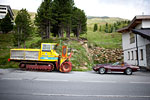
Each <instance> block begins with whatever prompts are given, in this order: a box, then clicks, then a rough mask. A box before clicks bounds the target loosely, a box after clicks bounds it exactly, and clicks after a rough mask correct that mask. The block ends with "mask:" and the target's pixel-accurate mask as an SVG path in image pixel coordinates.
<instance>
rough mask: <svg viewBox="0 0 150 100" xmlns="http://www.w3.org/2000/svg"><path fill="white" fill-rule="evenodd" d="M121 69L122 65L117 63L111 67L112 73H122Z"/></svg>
mask: <svg viewBox="0 0 150 100" xmlns="http://www.w3.org/2000/svg"><path fill="white" fill-rule="evenodd" d="M121 67H122V66H121V64H120V63H117V64H116V65H112V66H111V71H121V70H122V68H121Z"/></svg>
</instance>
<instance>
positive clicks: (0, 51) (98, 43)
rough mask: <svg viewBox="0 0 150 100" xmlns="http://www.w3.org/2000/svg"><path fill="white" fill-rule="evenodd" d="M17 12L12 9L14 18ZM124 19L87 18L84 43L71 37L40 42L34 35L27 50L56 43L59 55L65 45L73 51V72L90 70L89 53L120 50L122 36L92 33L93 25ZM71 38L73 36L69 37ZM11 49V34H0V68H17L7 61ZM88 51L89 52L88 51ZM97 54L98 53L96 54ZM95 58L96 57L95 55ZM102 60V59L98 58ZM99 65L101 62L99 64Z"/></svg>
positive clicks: (32, 17)
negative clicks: (97, 50) (44, 44)
mask: <svg viewBox="0 0 150 100" xmlns="http://www.w3.org/2000/svg"><path fill="white" fill-rule="evenodd" d="M18 11H19V10H15V9H13V12H14V17H16V15H17V12H18ZM29 14H30V15H31V19H32V21H33V20H34V17H35V14H36V13H34V12H29ZM122 20H124V19H121V18H117V17H116V18H114V17H113V18H112V17H107V16H104V17H93V16H92V17H91V16H90V17H88V19H87V34H84V35H82V36H81V37H83V38H87V41H86V42H84V41H82V39H81V40H80V41H77V40H76V39H75V38H73V37H71V40H68V39H66V38H62V39H59V38H51V39H48V40H41V38H40V37H38V36H37V35H36V34H34V35H33V36H31V37H30V39H29V40H28V41H27V42H26V47H27V48H40V43H44V42H57V43H59V44H60V47H59V48H58V52H59V54H61V46H62V45H67V46H68V47H69V48H72V50H73V51H74V55H73V56H72V59H71V62H72V63H73V70H90V69H91V67H92V65H93V64H94V63H93V62H94V60H93V58H92V57H94V56H95V55H94V56H93V55H92V56H91V54H90V51H92V52H93V50H95V47H98V48H107V49H110V50H114V49H116V48H119V49H120V48H122V47H121V44H122V39H121V36H122V34H120V33H117V32H114V33H104V32H99V31H96V32H93V27H94V24H95V23H97V24H98V25H102V24H105V23H114V22H116V21H122ZM71 36H73V35H71ZM11 48H16V47H14V46H13V35H12V34H0V55H1V56H0V68H14V67H18V64H17V63H13V62H11V63H9V62H8V61H7V59H8V58H9V55H10V53H9V51H10V49H11ZM88 49H89V50H90V51H88ZM97 53H98V52H97ZM96 56H97V55H96ZM104 58H105V57H104ZM99 59H103V58H101V57H100V58H99ZM99 63H101V62H99Z"/></svg>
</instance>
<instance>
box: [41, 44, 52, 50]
mask: <svg viewBox="0 0 150 100" xmlns="http://www.w3.org/2000/svg"><path fill="white" fill-rule="evenodd" d="M50 50H51V45H50V44H43V46H42V51H50Z"/></svg>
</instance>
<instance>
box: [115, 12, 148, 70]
mask: <svg viewBox="0 0 150 100" xmlns="http://www.w3.org/2000/svg"><path fill="white" fill-rule="evenodd" d="M118 32H121V33H122V46H123V52H124V62H127V63H129V64H132V65H138V66H141V67H146V68H148V69H150V15H141V16H135V17H134V19H133V20H132V21H131V23H130V24H129V25H128V26H127V27H125V28H122V29H119V30H118Z"/></svg>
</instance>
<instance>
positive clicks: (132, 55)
mask: <svg viewBox="0 0 150 100" xmlns="http://www.w3.org/2000/svg"><path fill="white" fill-rule="evenodd" d="M131 54H132V59H131V60H133V59H134V54H133V51H131Z"/></svg>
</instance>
